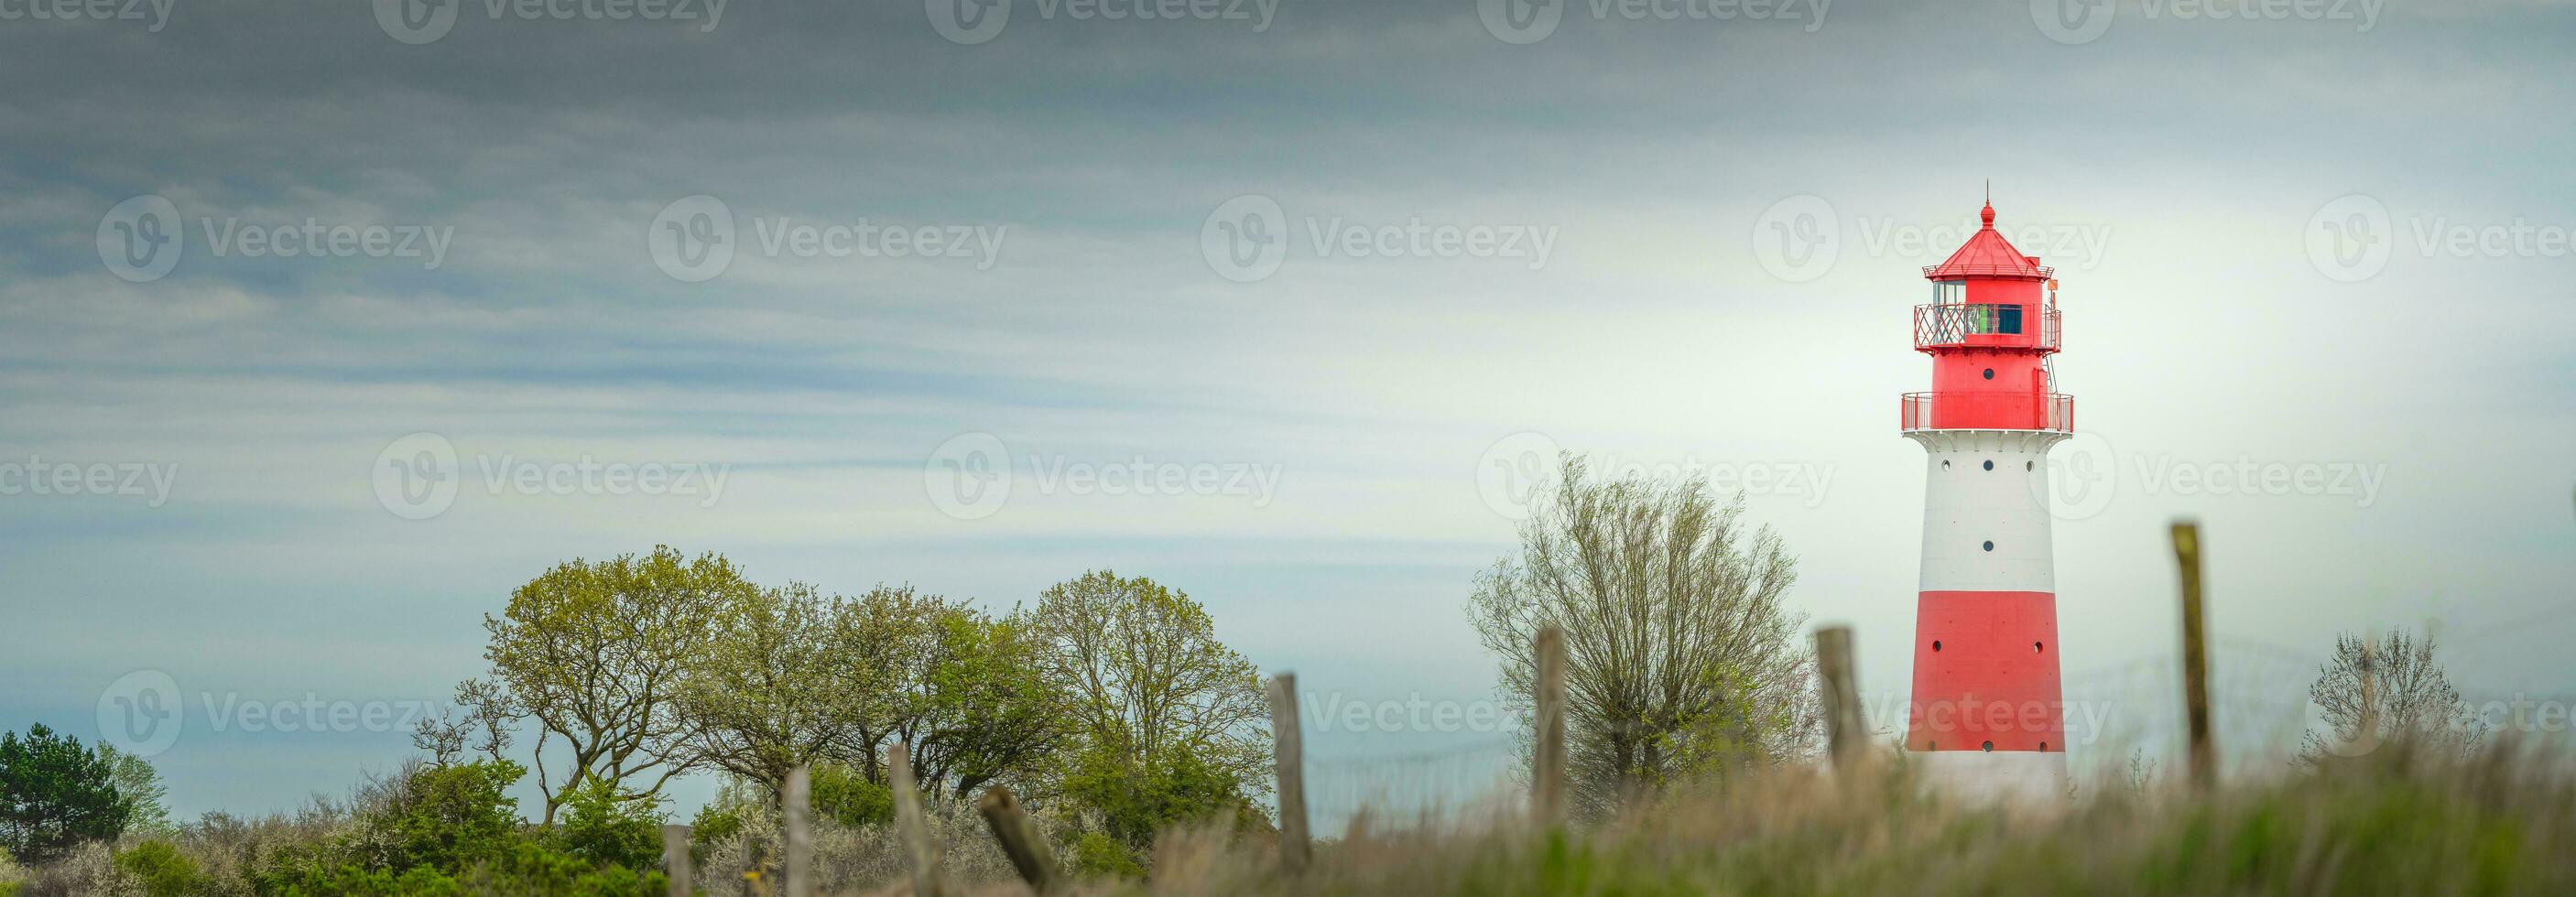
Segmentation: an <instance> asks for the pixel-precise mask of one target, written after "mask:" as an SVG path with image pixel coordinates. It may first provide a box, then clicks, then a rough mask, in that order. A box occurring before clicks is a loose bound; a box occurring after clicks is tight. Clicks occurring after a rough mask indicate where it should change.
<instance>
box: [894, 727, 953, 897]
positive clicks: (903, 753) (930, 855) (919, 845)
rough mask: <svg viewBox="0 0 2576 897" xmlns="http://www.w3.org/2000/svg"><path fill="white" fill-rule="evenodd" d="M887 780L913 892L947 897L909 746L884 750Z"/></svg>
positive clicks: (923, 896) (900, 744) (897, 744)
mask: <svg viewBox="0 0 2576 897" xmlns="http://www.w3.org/2000/svg"><path fill="white" fill-rule="evenodd" d="M886 778H887V779H889V780H891V784H892V786H893V790H894V824H895V827H897V828H899V829H902V830H903V852H904V856H905V858H906V859H908V860H909V861H910V862H909V865H911V866H912V893H913V894H914V895H915V897H946V895H947V893H948V888H947V882H946V880H945V879H943V878H942V877H941V876H940V874H939V843H938V842H937V841H934V840H932V839H931V837H930V823H929V821H928V820H927V819H925V818H923V816H922V811H921V789H920V787H918V786H916V785H914V784H913V781H912V748H911V746H910V745H907V744H905V743H904V742H900V741H898V742H895V743H894V746H893V747H890V748H887V749H886Z"/></svg>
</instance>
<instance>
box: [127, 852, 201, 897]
mask: <svg viewBox="0 0 2576 897" xmlns="http://www.w3.org/2000/svg"><path fill="white" fill-rule="evenodd" d="M116 868H117V869H118V870H119V871H122V872H124V873H125V874H126V875H127V876H129V877H131V878H133V879H134V880H135V881H136V882H138V883H140V884H141V885H142V886H143V893H144V894H145V895H146V897H186V895H188V894H192V893H195V892H196V891H197V890H198V888H199V887H200V881H201V878H200V876H199V874H198V872H197V862H196V861H195V860H191V859H189V858H188V855H187V854H184V853H181V852H179V848H177V847H174V846H172V845H171V844H170V842H167V841H161V840H151V841H145V842H143V843H141V844H137V845H134V848H133V849H132V850H124V851H119V852H117V854H116Z"/></svg>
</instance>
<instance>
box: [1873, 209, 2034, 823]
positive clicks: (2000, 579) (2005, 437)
mask: <svg viewBox="0 0 2576 897" xmlns="http://www.w3.org/2000/svg"><path fill="white" fill-rule="evenodd" d="M1977 217H1978V219H1979V220H1980V226H1979V227H1978V229H1977V232H1976V233H1975V234H1973V235H1971V236H1969V237H1968V241H1967V244H1966V245H1963V246H1960V247H1959V250H1958V251H1957V252H1953V253H1951V254H1950V257H1949V259H1948V260H1946V261H1943V262H1942V263H1940V264H1938V265H1933V266H1930V267H1927V268H1924V269H1923V277H1924V279H1925V280H1929V281H1931V282H1932V297H1931V298H1932V301H1931V302H1928V303H1925V304H1922V305H1917V306H1915V307H1914V349H1915V351H1918V352H1922V353H1924V354H1926V355H1930V356H1931V357H1932V391H1930V392H1915V393H1907V394H1905V396H1904V397H1903V403H1902V404H1903V425H1902V427H1903V433H1904V435H1905V437H1906V438H1908V439H1912V440H1914V441H1915V442H1917V443H1920V444H1921V445H1922V446H1923V450H1924V453H1925V460H1924V464H1925V473H1924V490H1923V493H1924V494H1923V567H1922V579H1921V582H1920V591H1919V594H1918V596H1917V599H1916V604H1915V612H1914V692H1913V698H1912V700H1911V701H1909V702H1908V707H1907V710H1908V717H1909V719H1908V722H1907V731H1906V737H1905V750H1906V751H1907V752H1908V755H1907V760H1908V762H1909V763H1910V764H1912V765H1914V766H1916V767H1917V768H1920V769H1922V770H1923V771H1924V773H1925V775H1926V777H1927V779H1928V780H1929V781H1931V782H1933V783H1934V784H1935V786H1936V787H1940V788H1943V789H1945V790H1952V791H1956V792H1959V793H1963V794H1968V795H1974V796H1979V797H2014V798H2036V797H2049V796H2056V795H2063V794H2064V793H2065V789H2066V724H2065V705H2064V703H2063V699H2062V696H2061V693H2060V691H2059V684H2058V662H2057V578H2056V573H2055V569H2054V563H2053V562H2052V561H2051V558H2050V552H2049V507H2048V499H2049V492H2048V458H2047V456H2048V450H2049V448H2050V447H2051V446H2054V445H2056V444H2057V443H2058V442H2059V441H2060V440H2063V439H2066V438H2067V436H2068V435H2069V434H2070V433H2071V432H2072V430H2073V428H2074V420H2075V406H2074V400H2073V399H2071V398H2070V397H2068V396H2065V395H2061V394H2059V393H2057V392H2056V385H2057V384H2056V378H2055V376H2054V373H2053V368H2052V365H2051V364H2050V358H2051V356H2054V355H2055V354H2057V350H2058V315H2057V282H2056V281H2055V280H2053V279H2052V276H2051V272H2050V269H2048V268H2047V267H2045V266H2042V265H2041V264H2040V263H2039V258H2038V257H2036V256H2028V255H2023V254H2022V253H2021V250H2018V249H2015V248H2013V245H2012V243H2011V242H2010V241H2008V240H2006V239H2004V236H2003V234H2000V233H1997V232H1996V231H1995V207H1994V203H1993V202H1992V201H1991V200H1989V201H1988V202H1987V203H1986V206H1985V208H1984V209H1982V210H1980V211H1979V212H1978V213H1977Z"/></svg>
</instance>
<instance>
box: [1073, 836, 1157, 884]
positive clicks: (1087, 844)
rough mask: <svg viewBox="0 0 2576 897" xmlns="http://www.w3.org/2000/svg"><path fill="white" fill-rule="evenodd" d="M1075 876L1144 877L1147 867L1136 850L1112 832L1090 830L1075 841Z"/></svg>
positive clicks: (1076, 837) (1075, 838)
mask: <svg viewBox="0 0 2576 897" xmlns="http://www.w3.org/2000/svg"><path fill="white" fill-rule="evenodd" d="M1071 852H1072V854H1073V871H1074V874H1076V875H1080V876H1083V877H1086V878H1143V877H1144V876H1145V864H1143V863H1140V862H1137V860H1136V851H1135V849H1134V848H1131V847H1128V846H1127V844H1126V843H1125V842H1122V841H1120V840H1118V839H1117V838H1115V837H1112V836H1110V834H1109V833H1108V832H1103V831H1096V830H1095V831H1087V832H1083V833H1082V834H1080V835H1077V836H1075V837H1074V839H1073V849H1072V851H1071Z"/></svg>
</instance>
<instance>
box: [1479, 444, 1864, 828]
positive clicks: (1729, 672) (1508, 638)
mask: <svg viewBox="0 0 2576 897" xmlns="http://www.w3.org/2000/svg"><path fill="white" fill-rule="evenodd" d="M1563 470H1564V477H1563V479H1562V480H1560V481H1559V482H1558V483H1556V484H1554V488H1553V489H1552V490H1551V491H1550V492H1549V493H1548V494H1547V495H1545V496H1543V497H1542V500H1541V501H1540V503H1539V506H1538V507H1537V508H1536V512H1535V513H1534V514H1533V516H1532V517H1531V519H1530V520H1529V521H1528V522H1526V523H1524V524H1523V525H1522V527H1521V550H1520V553H1519V554H1518V555H1517V556H1515V557H1509V558H1505V559H1504V560H1502V561H1501V562H1499V563H1497V564H1496V565H1495V566H1494V567H1493V568H1492V569H1491V570H1489V571H1487V572H1486V573H1485V574H1483V575H1482V576H1480V577H1479V578H1478V580H1477V582H1476V589H1475V594H1474V597H1473V598H1472V599H1471V600H1470V603H1469V616H1470V618H1471V619H1472V620H1473V622H1474V623H1475V626H1476V630H1477V633H1478V635H1479V636H1480V637H1481V638H1482V640H1483V641H1484V643H1485V647H1486V648H1487V649H1489V650H1491V651H1493V652H1494V653H1495V654H1497V655H1499V656H1500V657H1501V658H1502V678H1503V682H1502V688H1503V692H1504V694H1505V695H1507V696H1508V697H1509V699H1510V700H1512V701H1513V702H1514V703H1515V704H1517V705H1518V706H1519V707H1521V708H1523V709H1524V710H1526V709H1527V708H1528V707H1529V706H1530V704H1531V687H1532V677H1533V675H1534V671H1533V669H1532V666H1533V663H1532V661H1531V657H1530V645H1531V644H1532V643H1533V641H1534V640H1535V638H1536V636H1537V633H1538V632H1539V630H1541V629H1543V628H1546V627H1548V626H1557V627H1561V628H1563V630H1564V632H1565V645H1566V670H1565V675H1566V748H1567V750H1566V754H1567V758H1566V760H1567V778H1568V780H1569V784H1570V785H1571V786H1572V787H1571V788H1570V795H1569V796H1570V797H1571V799H1572V801H1573V803H1574V806H1575V808H1576V809H1577V810H1578V811H1580V812H1583V813H1585V814H1587V815H1592V816H1599V815H1602V814H1606V813H1608V812H1610V811H1612V810H1614V809H1616V808H1617V807H1618V806H1619V804H1620V803H1621V802H1622V801H1623V800H1625V799H1626V798H1627V797H1629V796H1630V795H1632V794H1634V793H1637V792H1639V791H1642V790H1645V789H1649V788H1652V787H1655V786H1659V785H1663V784H1666V783H1668V782H1671V781H1674V780H1676V779H1680V778H1684V777H1714V778H1716V779H1718V780H1720V781H1723V780H1724V778H1725V777H1726V776H1727V775H1729V774H1730V773H1732V772H1734V771H1736V770H1739V769H1742V768H1745V767H1748V766H1752V765H1758V764H1764V763H1773V762H1779V761H1782V760H1786V759H1792V758H1798V757H1803V756H1806V755H1808V754H1810V753H1812V752H1813V751H1814V750H1815V749H1816V747H1817V745H1816V740H1817V734H1818V725H1817V722H1818V716H1819V715H1818V713H1817V710H1816V706H1815V700H1816V699H1815V689H1814V688H1813V687H1812V677H1813V674H1814V661H1813V658H1812V657H1810V656H1809V654H1808V652H1807V650H1806V647H1805V642H1804V640H1803V639H1801V638H1800V637H1799V631H1798V628H1799V625H1800V624H1801V623H1802V622H1804V617H1803V616H1801V615H1799V614H1797V613H1795V612H1793V611H1791V610H1790V609H1789V607H1788V605H1787V602H1786V600H1785V597H1786V594H1787V592H1788V589H1789V586H1790V585H1791V584H1792V583H1794V582H1796V581H1797V562H1796V561H1795V559H1793V558H1791V557H1790V556H1789V553H1788V551H1787V550H1786V549H1785V548H1783V547H1782V546H1781V543H1780V539H1779V537H1778V536H1776V535H1774V534H1772V532H1771V531H1770V530H1769V529H1767V528H1765V529H1762V530H1759V531H1748V527H1747V526H1746V525H1745V523H1744V521H1743V512H1744V502H1743V498H1742V496H1738V497H1737V498H1736V500H1735V501H1734V502H1733V503H1732V504H1727V505H1720V504H1719V503H1718V501H1717V499H1716V498H1715V497H1714V496H1713V495H1711V493H1710V492H1709V489H1708V484H1707V483H1706V481H1704V480H1701V479H1696V478H1693V479H1685V480H1680V481H1669V482H1655V481H1649V480H1646V479H1643V478H1631V479H1626V480H1618V481H1600V480H1593V479H1591V478H1589V476H1588V473H1587V471H1586V469H1585V465H1584V463H1583V461H1582V460H1581V459H1579V458H1575V457H1572V456H1571V455H1569V456H1567V457H1566V458H1565V459H1564V464H1563Z"/></svg>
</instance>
